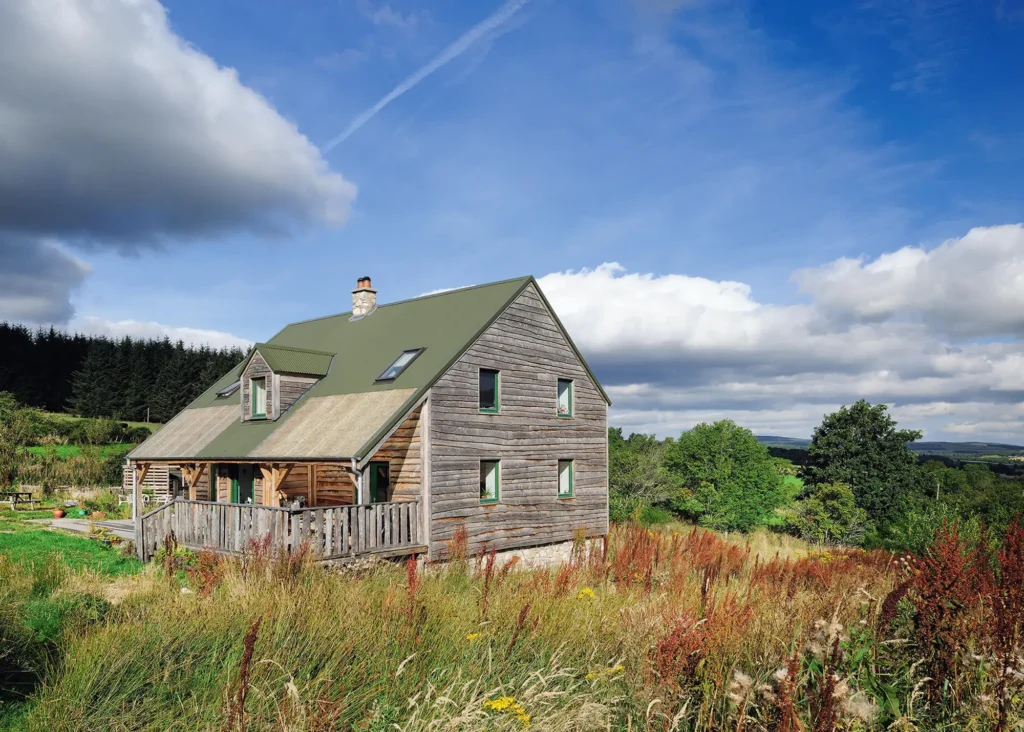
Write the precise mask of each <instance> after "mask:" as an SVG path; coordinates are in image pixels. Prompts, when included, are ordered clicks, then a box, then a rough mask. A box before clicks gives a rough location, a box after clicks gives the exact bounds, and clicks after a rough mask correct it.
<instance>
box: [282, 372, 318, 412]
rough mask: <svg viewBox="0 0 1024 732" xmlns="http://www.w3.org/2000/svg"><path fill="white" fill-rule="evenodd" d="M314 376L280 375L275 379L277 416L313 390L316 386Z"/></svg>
mask: <svg viewBox="0 0 1024 732" xmlns="http://www.w3.org/2000/svg"><path fill="white" fill-rule="evenodd" d="M316 382H317V378H316V377H315V376H299V375H298V374H281V375H280V376H279V377H278V379H277V386H278V392H277V393H278V395H279V396H278V400H277V402H278V412H277V416H278V417H280V416H281V415H282V414H284V413H285V412H287V411H288V408H289V407H290V406H291V405H293V404H295V402H297V401H298V400H299V399H300V398H301V397H302V395H303V394H305V393H306V392H307V391H309V390H310V389H312V388H313V385H314V384H316Z"/></svg>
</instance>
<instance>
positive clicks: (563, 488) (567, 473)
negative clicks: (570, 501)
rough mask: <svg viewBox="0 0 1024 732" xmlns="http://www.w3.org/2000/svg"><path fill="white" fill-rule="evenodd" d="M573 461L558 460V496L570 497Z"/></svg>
mask: <svg viewBox="0 0 1024 732" xmlns="http://www.w3.org/2000/svg"><path fill="white" fill-rule="evenodd" d="M572 479H573V462H572V460H559V461H558V497H559V498H572Z"/></svg>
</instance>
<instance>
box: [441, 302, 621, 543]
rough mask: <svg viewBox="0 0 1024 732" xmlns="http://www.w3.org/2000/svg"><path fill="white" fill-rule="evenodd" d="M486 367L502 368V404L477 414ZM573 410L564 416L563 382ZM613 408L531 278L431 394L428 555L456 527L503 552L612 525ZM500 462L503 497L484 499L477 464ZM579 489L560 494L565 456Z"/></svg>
mask: <svg viewBox="0 0 1024 732" xmlns="http://www.w3.org/2000/svg"><path fill="white" fill-rule="evenodd" d="M481 368H490V369H498V370H499V371H500V372H501V375H500V389H499V393H500V410H499V412H498V413H497V414H481V413H480V411H479V400H478V399H479V396H478V378H479V370H480V369H481ZM560 378H561V379H572V380H573V402H574V403H573V415H574V416H573V417H572V418H571V419H564V418H560V417H558V416H557V414H556V412H557V396H556V393H557V382H558V379H560ZM607 425H608V406H607V404H606V403H605V401H604V399H603V397H602V396H601V393H600V392H599V391H598V390H597V388H596V386H595V385H594V383H593V382H592V381H591V379H590V377H589V375H588V374H587V371H586V369H585V368H584V367H583V364H582V363H580V361H579V359H578V358H577V357H576V354H575V353H574V351H573V350H572V347H571V346H570V345H569V343H568V342H567V341H566V339H565V337H564V336H563V335H562V332H561V330H560V329H559V328H558V325H557V324H556V323H555V321H554V319H553V318H552V317H551V314H550V312H549V311H548V310H547V308H546V307H545V305H544V302H543V301H542V300H541V299H540V297H539V296H538V294H537V291H536V288H535V287H534V286H533V285H530V286H529V287H528V288H527V289H526V290H524V291H523V293H522V294H521V295H520V296H519V297H518V298H517V299H516V300H515V302H513V303H512V304H511V305H510V306H509V307H508V308H507V309H506V311H505V312H504V313H503V314H502V315H501V316H500V317H499V318H498V319H497V320H496V321H495V322H494V323H493V324H492V325H491V327H490V328H488V329H487V331H485V332H484V333H483V335H482V336H481V337H480V338H479V339H478V340H477V342H476V343H475V344H474V345H473V346H471V347H470V348H469V350H467V351H466V353H465V354H463V356H462V357H461V358H460V359H459V360H458V361H457V362H456V363H455V365H454V366H452V368H451V369H449V371H448V372H447V373H446V374H445V375H444V376H442V377H441V378H440V379H439V380H438V381H437V383H436V384H435V385H434V386H433V387H432V388H431V391H430V441H429V443H430V471H431V475H430V512H431V513H430V517H431V534H430V537H431V554H433V555H435V556H443V554H444V551H445V547H444V543H445V542H447V541H448V540H449V539H451V537H452V534H453V533H454V531H455V529H456V527H457V526H459V525H460V524H464V525H465V526H466V528H467V530H468V531H469V537H470V542H471V546H472V547H473V548H474V549H476V548H479V547H481V546H482V545H483V544H485V543H486V544H487V546H488V547H492V548H496V549H505V548H510V547H516V546H527V545H531V544H544V543H548V542H555V541H566V540H569V539H572V538H573V535H574V532H575V531H576V530H577V529H583V530H585V531H586V533H587V535H588V536H599V535H603V534H606V533H607V532H608V465H607V462H608V458H607V451H606V448H607V441H608V430H607ZM481 460H500V461H501V481H500V498H501V500H500V501H499V502H498V503H497V504H496V505H486V506H485V505H481V504H480V491H479V485H480V483H479V481H480V461H481ZM559 460H574V461H575V462H574V472H575V475H574V484H573V488H574V496H573V498H571V499H559V498H558V461H559Z"/></svg>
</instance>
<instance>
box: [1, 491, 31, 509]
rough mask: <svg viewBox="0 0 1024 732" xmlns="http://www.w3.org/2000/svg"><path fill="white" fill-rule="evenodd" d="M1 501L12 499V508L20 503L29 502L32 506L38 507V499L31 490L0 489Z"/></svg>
mask: <svg viewBox="0 0 1024 732" xmlns="http://www.w3.org/2000/svg"><path fill="white" fill-rule="evenodd" d="M0 501H10V502H11V509H12V510H13V509H14V507H15V506H17V505H18V504H19V503H27V504H29V506H30V507H31V508H35V507H36V499H35V498H33V497H32V492H31V491H0Z"/></svg>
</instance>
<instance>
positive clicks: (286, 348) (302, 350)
mask: <svg viewBox="0 0 1024 732" xmlns="http://www.w3.org/2000/svg"><path fill="white" fill-rule="evenodd" d="M260 346H263V347H264V348H276V349H277V350H279V351H295V352H296V353H315V354H316V355H318V356H336V355H338V354H336V353H335V352H334V351H321V350H318V349H316V348H297V347H295V346H279V345H277V344H276V343H270V342H269V341H268V342H262V343H255V344H253V350H257V351H258V350H259V348H260Z"/></svg>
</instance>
